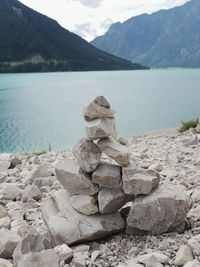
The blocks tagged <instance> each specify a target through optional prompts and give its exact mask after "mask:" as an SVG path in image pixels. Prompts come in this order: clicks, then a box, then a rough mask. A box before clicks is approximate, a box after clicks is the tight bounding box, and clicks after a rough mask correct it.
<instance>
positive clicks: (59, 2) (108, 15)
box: [20, 0, 189, 41]
mask: <svg viewBox="0 0 200 267" xmlns="http://www.w3.org/2000/svg"><path fill="white" fill-rule="evenodd" d="M20 1H21V2H22V3H24V4H26V5H28V6H29V7H32V8H33V9H35V10H37V11H39V12H41V13H43V14H45V15H47V16H49V17H51V18H54V19H56V20H57V21H58V22H59V23H60V24H61V25H62V26H63V27H65V28H67V29H68V30H70V31H73V32H75V33H77V34H79V35H80V36H82V37H83V38H85V39H86V40H88V41H90V40H92V39H93V38H95V37H96V36H99V35H102V34H103V33H104V32H105V31H106V30H107V29H108V28H109V26H110V24H111V23H113V22H117V21H121V22H123V21H125V20H127V19H129V18H130V17H133V16H135V15H138V14H142V13H152V12H155V11H157V10H159V9H163V8H165V9H167V8H171V7H174V6H177V5H181V4H184V3H185V2H187V1H189V0H20Z"/></svg>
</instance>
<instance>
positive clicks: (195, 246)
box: [187, 234, 200, 256]
mask: <svg viewBox="0 0 200 267" xmlns="http://www.w3.org/2000/svg"><path fill="white" fill-rule="evenodd" d="M187 245H188V246H189V247H190V248H191V249H192V253H193V255H194V256H200V234H199V235H196V236H194V237H192V238H190V239H189V240H188V244H187Z"/></svg>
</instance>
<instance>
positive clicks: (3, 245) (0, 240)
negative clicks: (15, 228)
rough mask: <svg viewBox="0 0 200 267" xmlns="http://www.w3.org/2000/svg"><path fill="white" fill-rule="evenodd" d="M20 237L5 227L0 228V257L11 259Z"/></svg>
mask: <svg viewBox="0 0 200 267" xmlns="http://www.w3.org/2000/svg"><path fill="white" fill-rule="evenodd" d="M20 239H21V238H20V236H19V235H18V234H16V233H14V232H11V231H10V230H7V229H5V228H2V229H0V257H2V258H4V259H11V258H12V255H13V251H14V250H15V248H16V246H17V244H18V242H19V241H20Z"/></svg>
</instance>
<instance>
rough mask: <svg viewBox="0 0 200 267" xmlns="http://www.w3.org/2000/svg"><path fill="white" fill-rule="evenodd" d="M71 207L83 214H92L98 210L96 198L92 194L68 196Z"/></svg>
mask: <svg viewBox="0 0 200 267" xmlns="http://www.w3.org/2000/svg"><path fill="white" fill-rule="evenodd" d="M70 203H71V205H72V207H73V208H74V209H75V210H76V211H78V212H80V213H83V214H85V215H92V214H95V213H98V212H99V209H98V207H97V200H96V198H95V197H93V196H84V195H74V196H72V197H71V198H70Z"/></svg>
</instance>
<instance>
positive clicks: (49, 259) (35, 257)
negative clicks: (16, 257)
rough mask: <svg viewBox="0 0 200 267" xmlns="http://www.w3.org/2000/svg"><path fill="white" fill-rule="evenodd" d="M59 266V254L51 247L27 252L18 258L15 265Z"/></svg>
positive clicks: (24, 266) (28, 266)
mask: <svg viewBox="0 0 200 267" xmlns="http://www.w3.org/2000/svg"><path fill="white" fill-rule="evenodd" d="M50 266H52V267H59V266H60V265H59V256H58V255H57V253H56V251H55V250H53V249H49V250H44V251H42V252H35V253H33V252H29V253H28V254H25V255H24V256H23V257H22V259H21V260H20V262H19V264H18V265H17V267H50Z"/></svg>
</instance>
